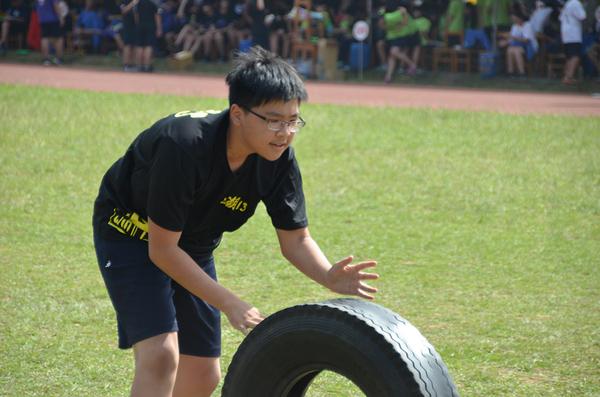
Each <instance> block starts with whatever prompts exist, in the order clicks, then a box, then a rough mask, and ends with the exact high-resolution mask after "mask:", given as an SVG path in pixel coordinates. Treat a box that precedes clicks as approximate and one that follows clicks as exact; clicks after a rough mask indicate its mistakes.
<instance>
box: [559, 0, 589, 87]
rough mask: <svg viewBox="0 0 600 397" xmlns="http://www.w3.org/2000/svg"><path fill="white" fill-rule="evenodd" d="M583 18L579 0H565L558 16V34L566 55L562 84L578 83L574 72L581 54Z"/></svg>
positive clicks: (584, 15)
mask: <svg viewBox="0 0 600 397" xmlns="http://www.w3.org/2000/svg"><path fill="white" fill-rule="evenodd" d="M585 18H586V13H585V10H584V9H583V6H582V5H581V2H580V1H579V0H569V1H567V2H566V3H565V5H564V7H563V9H562V11H561V12H560V15H559V16H558V20H559V21H560V36H561V38H562V42H563V43H564V45H565V55H566V56H567V64H566V65H565V77H564V78H563V81H562V82H563V84H570V85H577V84H579V80H577V79H575V73H577V68H578V67H579V61H580V59H581V54H583V48H582V41H583V32H582V22H583V21H584V20H585Z"/></svg>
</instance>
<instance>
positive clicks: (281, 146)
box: [241, 99, 300, 161]
mask: <svg viewBox="0 0 600 397" xmlns="http://www.w3.org/2000/svg"><path fill="white" fill-rule="evenodd" d="M251 110H252V111H253V112H254V113H256V114H258V115H260V116H263V117H266V118H267V119H272V120H279V121H292V120H297V119H298V118H299V117H300V110H299V106H298V100H296V99H295V100H292V101H289V102H283V101H277V102H270V103H268V104H265V105H263V106H260V107H255V108H252V109H251ZM241 123H242V136H243V140H244V144H245V145H247V146H248V149H249V150H250V151H251V152H252V153H256V154H258V155H259V156H261V157H263V158H265V159H267V160H269V161H275V160H277V159H278V158H279V157H281V155H282V154H283V152H284V151H285V150H286V149H287V148H288V147H289V146H290V145H291V143H292V141H293V140H294V136H295V135H296V134H293V133H290V132H289V131H288V127H287V126H284V127H283V128H282V129H281V130H280V131H271V130H269V129H268V128H267V122H266V121H265V120H263V119H261V118H260V117H258V116H256V115H255V114H252V113H250V112H246V113H245V114H243V115H242V116H241Z"/></svg>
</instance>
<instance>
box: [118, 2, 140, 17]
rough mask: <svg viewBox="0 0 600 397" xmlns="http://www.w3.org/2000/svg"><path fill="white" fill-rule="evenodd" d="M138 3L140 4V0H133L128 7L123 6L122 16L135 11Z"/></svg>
mask: <svg viewBox="0 0 600 397" xmlns="http://www.w3.org/2000/svg"><path fill="white" fill-rule="evenodd" d="M138 2H139V0H132V1H131V3H129V4H127V5H126V6H123V7H122V8H121V14H122V15H125V14H129V13H130V12H131V11H133V9H134V8H135V6H137V4H138Z"/></svg>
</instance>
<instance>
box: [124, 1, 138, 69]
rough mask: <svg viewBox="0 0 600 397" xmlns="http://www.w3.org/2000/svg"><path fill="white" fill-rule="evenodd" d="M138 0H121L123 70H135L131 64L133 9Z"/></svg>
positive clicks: (132, 55)
mask: <svg viewBox="0 0 600 397" xmlns="http://www.w3.org/2000/svg"><path fill="white" fill-rule="evenodd" d="M138 2H139V0H121V15H122V17H123V44H124V45H123V70H125V71H126V72H133V71H135V70H137V69H136V68H135V67H134V66H133V58H134V53H133V51H134V46H135V18H134V11H133V10H134V9H135V8H136V7H137V5H138Z"/></svg>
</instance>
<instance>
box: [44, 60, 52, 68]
mask: <svg viewBox="0 0 600 397" xmlns="http://www.w3.org/2000/svg"><path fill="white" fill-rule="evenodd" d="M44 66H52V62H50V60H49V59H46V60H45V61H44Z"/></svg>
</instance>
